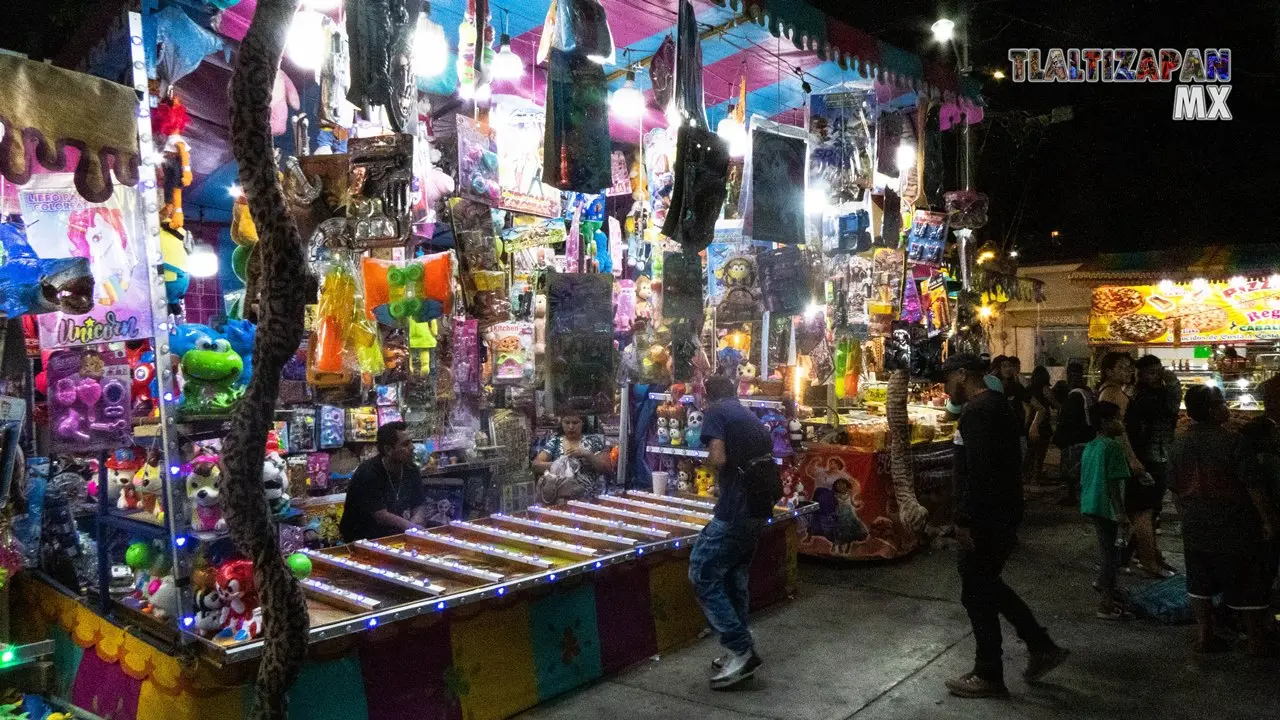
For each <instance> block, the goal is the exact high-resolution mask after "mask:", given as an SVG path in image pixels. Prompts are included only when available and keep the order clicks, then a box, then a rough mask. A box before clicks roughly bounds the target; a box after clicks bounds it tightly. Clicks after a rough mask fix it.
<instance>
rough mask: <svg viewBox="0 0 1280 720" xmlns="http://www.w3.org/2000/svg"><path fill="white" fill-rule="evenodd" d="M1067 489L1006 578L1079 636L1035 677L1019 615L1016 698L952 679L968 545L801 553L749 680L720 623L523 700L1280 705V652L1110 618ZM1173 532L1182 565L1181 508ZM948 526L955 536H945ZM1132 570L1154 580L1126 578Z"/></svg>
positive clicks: (555, 704) (908, 706)
mask: <svg viewBox="0 0 1280 720" xmlns="http://www.w3.org/2000/svg"><path fill="white" fill-rule="evenodd" d="M1058 493H1059V491H1058V490H1057V489H1054V491H1053V492H1052V494H1050V492H1048V490H1047V489H1046V492H1043V493H1037V494H1034V495H1032V497H1030V499H1029V508H1028V519H1027V522H1026V523H1025V524H1024V525H1023V530H1022V532H1021V533H1020V539H1021V541H1022V545H1021V547H1020V548H1019V549H1018V551H1017V552H1016V554H1015V555H1014V557H1013V559H1012V560H1011V561H1010V564H1009V567H1008V570H1006V572H1005V579H1006V581H1007V582H1008V583H1009V584H1010V586H1012V587H1013V588H1014V589H1015V590H1017V591H1018V592H1019V593H1021V594H1022V596H1023V598H1024V599H1026V600H1027V602H1028V604H1030V605H1031V607H1032V609H1033V610H1034V611H1035V612H1036V614H1037V615H1038V617H1039V619H1040V622H1041V623H1042V624H1044V625H1045V626H1047V627H1048V628H1049V630H1050V632H1051V634H1052V635H1053V636H1054V638H1055V639H1056V640H1057V642H1058V643H1059V644H1061V645H1063V646H1065V647H1067V648H1069V649H1070V650H1071V652H1072V655H1071V657H1070V659H1069V660H1068V661H1067V663H1066V664H1065V665H1063V666H1062V667H1061V668H1059V669H1058V670H1057V671H1055V672H1054V673H1052V674H1051V675H1049V676H1048V677H1047V678H1045V680H1044V681H1043V682H1042V683H1041V684H1039V685H1037V686H1034V687H1029V686H1028V685H1027V684H1026V683H1024V682H1023V681H1022V679H1021V672H1022V668H1023V666H1024V664H1025V662H1026V652H1025V648H1024V647H1023V646H1022V645H1021V644H1020V643H1019V642H1018V641H1017V638H1016V637H1015V636H1014V635H1013V631H1012V628H1010V627H1009V626H1008V625H1007V624H1006V625H1005V666H1006V681H1007V683H1008V684H1009V688H1010V690H1011V692H1012V694H1013V697H1012V699H1007V700H962V699H959V698H954V697H951V696H949V695H948V694H947V692H946V689H945V688H944V687H943V685H942V683H943V681H944V680H945V679H947V678H949V677H952V676H955V675H959V674H962V673H964V672H967V671H968V670H969V669H971V665H972V661H973V635H972V633H971V632H970V630H969V623H968V618H967V616H966V615H965V612H964V609H963V608H962V607H961V606H960V603H959V598H960V583H959V579H958V577H957V575H956V569H955V551H954V548H953V547H935V548H934V549H932V550H927V551H924V552H922V553H920V554H918V555H916V556H915V557H912V558H909V559H907V560H905V561H900V562H896V563H892V564H885V565H878V566H867V565H861V566H850V567H837V566H831V565H824V564H814V563H808V562H804V561H802V562H801V566H800V579H801V584H800V587H799V590H798V592H797V595H796V597H795V599H794V600H792V601H790V602H787V603H784V604H782V605H781V606H778V607H775V608H773V609H771V610H769V611H767V612H765V613H763V614H761V615H758V616H756V617H754V618H753V627H752V630H753V632H754V634H755V636H756V641H757V645H758V648H759V651H760V653H761V656H762V657H763V658H764V666H763V667H762V668H761V669H760V671H759V672H758V674H757V676H756V678H755V679H754V680H752V681H751V684H750V686H749V687H747V688H744V689H742V690H739V691H735V692H727V693H721V692H712V691H711V690H710V689H708V687H707V678H708V677H709V675H710V673H711V670H710V667H709V665H708V663H709V661H710V660H711V659H712V658H713V657H715V656H717V655H718V654H719V652H720V649H719V645H718V644H717V643H716V642H715V641H714V639H711V638H708V639H703V640H700V641H698V642H696V643H694V644H693V645H692V646H690V647H687V648H684V649H681V650H678V651H675V652H673V653H671V654H668V655H664V656H662V657H660V658H654V659H653V660H652V661H651V662H649V663H646V664H645V665H643V666H640V667H635V668H632V669H631V670H629V671H626V672H624V673H622V674H620V675H617V676H615V677H612V678H608V679H605V680H602V681H600V682H598V683H596V684H594V685H591V686H589V687H586V688H583V689H581V690H579V691H577V692H574V693H571V694H569V695H566V696H564V697H562V698H559V699H557V700H554V701H552V702H550V703H547V704H545V705H542V706H540V707H538V708H535V709H534V710H532V711H530V712H528V713H525V714H524V715H521V716H520V717H521V718H527V719H528V720H553V719H559V718H565V719H572V720H585V719H589V718H627V719H628V720H644V719H648V718H652V719H654V720H673V719H680V718H696V719H697V720H737V719H744V718H779V719H783V720H802V719H803V720H810V719H812V720H841V719H844V718H857V720H888V719H890V718H892V719H895V720H897V719H902V720H905V719H908V718H910V719H912V720H914V719H917V718H921V719H923V718H928V719H930V720H934V719H939V720H941V719H945V718H958V719H959V718H964V719H969V718H972V719H975V720H976V719H983V720H987V719H996V718H999V719H1001V720H1003V719H1005V718H1009V719H1021V718H1027V719H1032V718H1034V719H1036V720H1041V719H1049V718H1124V719H1125V720H1137V719H1139V718H1153V719H1157V718H1158V719H1160V720H1164V719H1165V718H1170V719H1172V718H1179V719H1182V718H1186V719H1199V718H1205V719H1208V718H1213V720H1235V719H1237V718H1238V719H1239V720H1245V719H1248V720H1255V719H1258V718H1277V717H1280V661H1275V660H1271V661H1264V660H1252V659H1249V658H1246V657H1244V656H1243V655H1242V654H1241V653H1239V652H1233V653H1229V654H1222V655H1213V656H1193V655H1192V653H1191V651H1190V640H1191V632H1192V630H1191V628H1190V627H1187V626H1181V627H1169V626H1161V625H1156V624H1153V623H1150V622H1148V621H1143V620H1135V621H1130V622H1119V623H1118V622H1108V621H1103V620H1097V619H1095V618H1094V616H1093V613H1094V610H1095V609H1096V607H1097V596H1096V594H1095V593H1094V591H1093V590H1092V588H1091V587H1090V583H1091V582H1092V580H1093V574H1094V567H1095V562H1094V559H1095V554H1096V550H1095V545H1094V539H1093V534H1092V528H1091V526H1089V525H1087V524H1086V523H1085V522H1083V521H1082V519H1081V518H1080V517H1079V516H1078V515H1077V514H1076V513H1074V512H1073V511H1072V510H1071V508H1063V507H1059V506H1057V505H1056V504H1055V503H1054V498H1056V496H1057V495H1058ZM1165 526H1166V532H1165V534H1164V536H1163V537H1162V540H1161V542H1162V545H1163V546H1164V547H1165V550H1166V554H1167V557H1168V559H1169V561H1170V562H1171V563H1172V564H1174V565H1176V566H1179V567H1181V564H1182V556H1181V552H1180V550H1181V541H1180V539H1179V538H1178V536H1177V533H1176V530H1177V526H1176V522H1175V521H1166V522H1165ZM944 542H945V541H944ZM1124 582H1126V583H1127V584H1129V585H1130V586H1135V587H1136V586H1138V585H1140V584H1142V582H1143V581H1142V580H1138V579H1135V578H1125V580H1124Z"/></svg>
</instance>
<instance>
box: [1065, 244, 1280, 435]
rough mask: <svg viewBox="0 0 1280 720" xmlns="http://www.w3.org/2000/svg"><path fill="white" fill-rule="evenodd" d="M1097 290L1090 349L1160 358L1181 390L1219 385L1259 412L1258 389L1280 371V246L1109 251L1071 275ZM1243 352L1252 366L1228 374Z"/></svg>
mask: <svg viewBox="0 0 1280 720" xmlns="http://www.w3.org/2000/svg"><path fill="white" fill-rule="evenodd" d="M1070 279H1071V281H1072V282H1073V283H1077V284H1081V285H1086V286H1089V287H1091V288H1092V302H1091V308H1090V317H1089V343H1090V345H1091V346H1093V347H1094V348H1095V358H1096V357H1098V356H1099V355H1100V353H1102V352H1105V351H1107V350H1135V349H1136V350H1138V351H1139V353H1140V354H1144V355H1146V354H1151V355H1156V356H1158V357H1160V358H1161V360H1163V361H1164V364H1165V366H1166V367H1169V368H1171V369H1172V370H1174V372H1175V373H1177V374H1178V376H1179V378H1180V379H1181V380H1182V381H1183V384H1184V385H1186V384H1195V383H1208V384H1214V385H1217V386H1219V387H1221V388H1222V389H1223V391H1224V393H1225V394H1226V395H1227V399H1228V401H1229V402H1230V403H1231V404H1232V406H1233V407H1234V408H1239V409H1257V408H1258V407H1260V405H1259V401H1260V398H1256V397H1254V396H1253V394H1252V393H1251V392H1250V388H1252V387H1254V386H1255V385H1256V384H1257V383H1259V382H1261V381H1263V380H1265V379H1267V378H1268V377H1270V376H1271V375H1273V374H1274V373H1275V372H1276V371H1277V370H1278V369H1280V362H1278V359H1280V355H1277V348H1278V347H1280V245H1275V244H1264V245H1240V246H1237V245H1230V246H1218V245H1211V246H1190V245H1189V246H1183V247H1174V248H1170V249H1167V250H1160V251H1152V252H1141V253H1119V254H1104V255H1099V256H1098V257H1097V258H1095V259H1093V260H1091V261H1089V262H1086V263H1084V264H1082V265H1081V266H1080V267H1079V268H1078V269H1077V270H1076V271H1075V272H1073V273H1072V274H1071V275H1070ZM1227 348H1235V349H1236V350H1237V352H1238V353H1239V354H1240V356H1241V357H1245V358H1246V359H1247V361H1248V366H1247V368H1246V369H1244V370H1242V371H1241V372H1239V373H1232V374H1231V376H1230V377H1224V376H1223V375H1222V373H1220V372H1218V368H1219V364H1218V359H1219V358H1220V357H1221V356H1222V353H1223V352H1224V351H1225V350H1226V349H1227Z"/></svg>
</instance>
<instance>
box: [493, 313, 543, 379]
mask: <svg viewBox="0 0 1280 720" xmlns="http://www.w3.org/2000/svg"><path fill="white" fill-rule="evenodd" d="M487 336H488V342H489V352H490V353H491V356H492V362H493V382H494V384H495V385H507V384H516V385H518V384H522V383H532V382H533V378H534V365H533V323H531V322H507V323H498V324H497V325H494V326H492V327H490V328H489V330H488V334H487Z"/></svg>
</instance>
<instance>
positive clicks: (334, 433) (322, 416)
mask: <svg viewBox="0 0 1280 720" xmlns="http://www.w3.org/2000/svg"><path fill="white" fill-rule="evenodd" d="M319 424H320V448H321V449H322V450H330V449H333V448H340V447H342V446H343V444H344V443H346V441H347V427H346V425H347V424H346V416H345V414H344V413H343V411H342V408H340V407H337V406H334V405H321V406H320V407H319Z"/></svg>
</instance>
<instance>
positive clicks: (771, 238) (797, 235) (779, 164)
mask: <svg viewBox="0 0 1280 720" xmlns="http://www.w3.org/2000/svg"><path fill="white" fill-rule="evenodd" d="M808 154H809V141H808V131H806V130H805V129H804V128H796V127H790V126H787V125H779V124H778V123H774V122H770V121H768V120H762V119H761V118H759V117H755V118H752V120H751V156H750V157H749V158H748V163H747V165H746V167H745V171H744V175H745V176H746V177H747V179H748V181H749V188H748V190H747V191H746V192H743V194H742V200H741V202H742V203H743V205H744V207H745V208H746V210H747V211H746V212H745V213H744V221H743V231H744V234H745V235H747V236H748V237H750V238H752V239H754V240H764V241H767V242H774V243H780V244H782V245H802V244H804V241H805V215H804V193H805V183H806V173H807V169H806V168H807V165H808Z"/></svg>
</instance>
